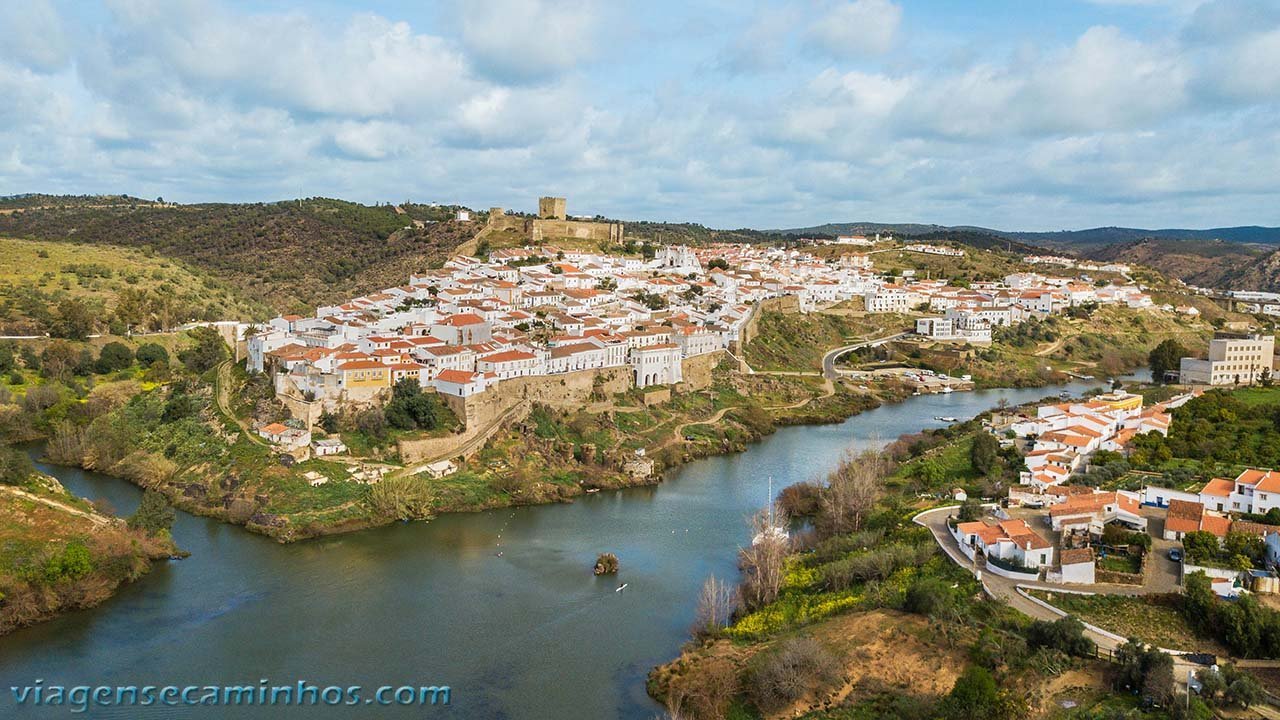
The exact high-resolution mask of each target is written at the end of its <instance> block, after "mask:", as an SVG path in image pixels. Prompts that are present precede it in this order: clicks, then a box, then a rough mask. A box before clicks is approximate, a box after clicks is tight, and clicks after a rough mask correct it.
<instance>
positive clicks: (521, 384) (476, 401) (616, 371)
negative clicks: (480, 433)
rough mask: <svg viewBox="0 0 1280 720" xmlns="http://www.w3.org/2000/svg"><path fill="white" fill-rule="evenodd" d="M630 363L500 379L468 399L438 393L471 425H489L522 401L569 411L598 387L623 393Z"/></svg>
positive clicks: (627, 385) (628, 382) (603, 391)
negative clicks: (562, 372)
mask: <svg viewBox="0 0 1280 720" xmlns="http://www.w3.org/2000/svg"><path fill="white" fill-rule="evenodd" d="M632 377H633V373H632V371H631V366H629V365H624V366H621V367H611V368H604V369H600V370H579V371H578V372H571V373H564V374H561V375H540V376H535V377H523V378H512V379H510V380H503V381H502V382H500V383H498V384H497V385H494V386H492V387H490V388H489V389H488V390H485V391H484V392H482V393H479V394H477V395H472V396H471V397H468V398H460V397H454V396H451V395H441V396H440V397H441V398H442V399H443V400H444V401H445V403H446V404H447V405H448V406H449V409H451V410H453V412H454V414H455V415H457V416H458V419H459V420H462V421H463V422H464V423H466V427H468V428H472V427H477V426H483V425H486V424H488V423H489V422H490V421H491V420H493V419H494V418H496V417H498V416H499V415H501V414H502V413H504V412H506V411H507V409H508V408H511V407H513V406H515V405H516V404H517V403H519V402H521V401H522V400H528V401H529V402H532V403H540V404H542V405H549V406H551V407H554V408H560V409H566V410H572V409H577V408H580V407H582V406H584V405H586V404H587V403H588V402H590V401H591V396H592V394H593V393H595V392H596V391H597V390H598V391H599V393H600V394H602V395H603V396H605V397H609V396H611V395H613V394H615V393H620V392H626V391H628V390H630V389H631V387H632Z"/></svg>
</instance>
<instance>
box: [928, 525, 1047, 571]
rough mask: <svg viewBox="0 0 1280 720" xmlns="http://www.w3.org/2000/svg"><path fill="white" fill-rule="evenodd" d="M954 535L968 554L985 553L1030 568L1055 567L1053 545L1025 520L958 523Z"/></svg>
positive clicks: (952, 532) (952, 531)
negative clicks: (1033, 529)
mask: <svg viewBox="0 0 1280 720" xmlns="http://www.w3.org/2000/svg"><path fill="white" fill-rule="evenodd" d="M951 534H952V535H953V536H954V537H955V538H956V542H957V543H959V544H960V548H961V550H964V552H965V554H966V555H968V556H970V557H973V554H974V551H977V550H981V551H982V553H983V554H984V555H986V556H987V557H994V558H999V559H1001V560H1007V561H1010V562H1013V563H1016V564H1018V565H1022V566H1023V567H1027V568H1039V567H1046V566H1050V565H1053V550H1054V548H1053V545H1052V544H1051V543H1050V542H1049V541H1048V540H1045V539H1044V538H1042V537H1040V536H1039V535H1037V534H1036V533H1035V532H1033V531H1032V530H1031V528H1030V527H1029V526H1028V525H1027V523H1026V521H1024V520H1005V521H1002V522H998V523H994V524H992V523H988V522H985V521H981V520H978V521H974V522H962V523H956V525H955V527H954V528H952V530H951Z"/></svg>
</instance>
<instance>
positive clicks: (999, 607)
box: [649, 390, 1280, 720]
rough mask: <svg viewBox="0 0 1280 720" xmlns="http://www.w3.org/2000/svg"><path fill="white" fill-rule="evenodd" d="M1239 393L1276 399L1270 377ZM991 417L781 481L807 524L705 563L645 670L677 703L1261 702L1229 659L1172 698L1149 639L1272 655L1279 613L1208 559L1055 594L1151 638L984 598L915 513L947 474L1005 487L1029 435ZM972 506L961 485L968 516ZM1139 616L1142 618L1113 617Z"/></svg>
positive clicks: (1083, 714)
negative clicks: (1119, 585) (1091, 590)
mask: <svg viewBox="0 0 1280 720" xmlns="http://www.w3.org/2000/svg"><path fill="white" fill-rule="evenodd" d="M1239 392H1240V393H1245V395H1244V397H1247V398H1249V401H1251V402H1252V403H1253V406H1254V407H1264V406H1265V403H1262V402H1260V401H1259V400H1258V395H1259V393H1258V391H1244V390H1242V391H1239ZM1213 394H1217V393H1210V394H1208V395H1213ZM1222 394H1223V395H1225V393H1222ZM1222 401H1223V398H1211V399H1210V400H1208V401H1205V402H1202V403H1200V404H1201V405H1203V406H1206V407H1220V405H1221V403H1222ZM1193 402H1197V401H1193ZM1246 402H1248V401H1246ZM1206 407H1201V408H1197V407H1190V404H1188V406H1184V408H1180V409H1179V410H1178V411H1175V423H1174V428H1177V426H1178V420H1177V419H1176V418H1177V417H1178V415H1177V413H1182V415H1183V416H1184V417H1183V420H1185V419H1186V417H1185V416H1198V415H1200V414H1202V413H1204V412H1207V409H1206ZM1000 411H1003V409H1001V410H1000ZM1257 412H1258V413H1259V415H1261V416H1264V417H1267V418H1270V417H1271V416H1270V415H1269V414H1268V411H1267V410H1259V411H1257ZM1217 416H1218V417H1225V416H1224V415H1222V414H1217ZM982 420H983V418H981V417H980V418H978V419H976V420H975V421H972V422H968V423H959V424H956V425H953V426H951V427H948V428H943V429H940V430H936V431H929V432H924V433H918V434H912V435H906V436H903V437H901V438H899V439H898V440H897V441H895V442H894V443H891V444H890V445H889V446H888V447H887V448H886V449H885V450H884V451H883V452H879V453H863V454H860V455H857V456H851V457H848V458H846V459H845V460H844V461H843V462H841V463H840V464H839V466H838V467H837V468H836V469H835V470H834V471H832V472H831V473H830V474H829V475H828V476H826V477H824V478H821V479H820V480H817V481H814V482H809V483H801V484H798V485H794V486H791V487H788V488H785V489H784V490H783V491H782V492H781V493H780V494H779V497H778V499H777V503H776V507H777V511H775V513H774V515H773V518H774V519H773V521H772V523H773V524H778V523H785V522H786V521H785V520H779V519H778V517H779V516H780V515H781V516H789V517H791V518H792V519H802V520H804V524H803V525H799V526H798V527H804V528H807V529H804V530H801V531H799V532H798V533H795V534H793V536H792V537H790V538H786V537H784V536H780V535H777V534H773V533H770V532H767V528H768V527H769V525H770V523H769V522H766V521H764V520H763V519H762V518H757V519H756V521H755V525H754V526H753V529H752V535H753V537H754V538H755V540H754V541H753V542H752V544H751V546H750V547H747V548H744V549H743V550H742V551H741V556H740V558H739V567H740V569H741V578H740V580H739V582H732V581H726V580H724V579H720V578H715V577H712V578H709V579H708V580H707V582H706V584H705V585H704V588H703V590H702V592H701V593H700V594H699V596H698V602H697V614H696V621H695V623H694V627H693V628H692V633H693V639H692V640H691V641H690V643H689V644H688V645H686V647H685V648H684V651H683V652H682V653H681V655H680V657H679V658H677V659H676V660H674V661H672V662H670V663H667V664H665V665H662V666H659V667H657V668H654V670H653V671H652V672H651V673H650V678H649V689H650V693H651V694H652V695H653V696H654V697H655V698H657V699H659V700H660V701H662V702H663V703H664V704H665V705H666V706H667V707H668V708H669V713H670V716H671V717H673V718H752V717H763V718H775V717H804V718H810V719H814V720H816V719H823V720H827V719H836V718H839V719H841V720H843V719H846V718H858V719H861V718H880V717H894V718H944V719H945V718H973V717H992V718H1005V717H1007V718H1015V717H1017V718H1022V717H1041V716H1045V717H1055V718H1057V717H1070V718H1110V717H1137V718H1166V717H1167V718H1183V717H1197V718H1208V717H1210V716H1211V713H1212V712H1214V710H1212V709H1211V708H1214V707H1217V708H1223V709H1228V708H1231V707H1240V706H1241V705H1242V703H1248V702H1257V701H1258V699H1259V698H1260V692H1261V691H1260V688H1259V685H1258V681H1257V679H1255V678H1254V677H1252V676H1250V675H1248V674H1246V673H1244V672H1243V671H1239V670H1237V669H1235V668H1234V667H1232V668H1230V669H1229V670H1225V671H1224V672H1225V673H1226V674H1227V675H1229V676H1230V677H1231V678H1232V680H1231V682H1229V683H1227V684H1226V685H1225V686H1222V687H1220V685H1221V683H1219V682H1218V680H1219V678H1213V679H1211V680H1210V684H1211V685H1212V687H1211V688H1210V689H1209V690H1208V691H1206V692H1205V693H1204V694H1202V695H1201V696H1200V697H1194V698H1191V699H1190V700H1189V701H1188V700H1187V699H1186V698H1185V697H1181V698H1175V690H1174V686H1173V678H1172V672H1171V671H1172V661H1171V659H1170V658H1169V656H1167V655H1164V654H1163V653H1159V652H1157V651H1155V650H1153V649H1152V648H1151V647H1150V646H1147V645H1146V644H1145V642H1150V643H1153V644H1154V643H1159V642H1170V641H1171V640H1182V641H1184V645H1185V646H1187V647H1189V648H1190V649H1208V650H1210V651H1215V652H1220V651H1221V650H1220V648H1222V647H1224V646H1225V647H1226V648H1227V649H1229V650H1230V651H1231V652H1233V653H1235V654H1236V655H1238V656H1243V657H1271V656H1274V653H1275V652H1276V650H1275V649H1274V648H1273V644H1274V641H1275V639H1274V638H1273V637H1272V635H1275V636H1276V637H1280V634H1277V633H1276V632H1275V628H1280V620H1278V618H1280V613H1276V612H1275V611H1274V610H1270V609H1268V608H1265V607H1263V606H1261V605H1260V604H1259V603H1257V602H1256V601H1252V600H1251V601H1246V602H1244V603H1226V602H1224V601H1221V600H1218V599H1217V598H1215V597H1213V594H1212V592H1211V591H1210V590H1209V589H1208V582H1207V580H1205V579H1204V578H1203V576H1202V575H1193V576H1191V577H1190V578H1189V579H1188V587H1187V592H1186V594H1185V595H1172V596H1159V597H1149V596H1143V597H1132V598H1130V597H1123V598H1112V597H1108V598H1086V599H1082V598H1077V597H1071V598H1067V599H1062V598H1060V597H1058V596H1056V595H1055V597H1054V598H1053V599H1054V601H1061V602H1067V603H1068V604H1067V605H1064V607H1066V608H1067V609H1068V610H1069V611H1071V612H1078V613H1080V614H1081V615H1082V616H1084V617H1085V618H1086V619H1088V620H1089V621H1090V622H1096V623H1098V624H1102V625H1103V626H1109V624H1110V626H1111V627H1112V629H1114V630H1115V631H1117V632H1123V633H1127V634H1131V635H1132V636H1136V637H1138V638H1142V639H1140V640H1139V639H1135V640H1131V641H1130V642H1129V644H1127V645H1125V646H1124V647H1122V648H1121V649H1120V651H1118V652H1117V653H1116V656H1115V658H1114V662H1103V661H1101V660H1098V659H1096V658H1095V652H1094V648H1093V644H1092V642H1091V641H1090V640H1088V639H1087V638H1086V637H1084V635H1083V633H1082V630H1083V626H1082V625H1081V624H1080V622H1079V621H1078V620H1076V619H1075V618H1074V617H1068V618H1065V619H1062V620H1059V621H1056V622H1052V623H1050V622H1044V621H1031V620H1030V619H1029V618H1027V617H1025V616H1023V615H1021V614H1020V613H1018V612H1016V611H1014V610H1012V609H1010V608H1008V607H1007V606H1005V605H1003V604H1001V603H998V602H994V601H991V600H988V599H986V597H985V595H984V594H983V593H982V592H981V590H980V588H979V586H978V584H977V582H976V581H975V580H974V578H973V577H972V576H971V575H970V574H969V573H968V572H967V571H965V570H964V569H962V568H960V567H958V566H957V565H956V564H955V563H953V562H952V561H951V560H950V559H949V558H947V557H946V556H945V555H943V554H942V553H941V551H940V550H939V549H938V547H937V544H936V542H935V541H934V539H933V537H932V535H931V534H930V533H929V531H928V530H927V529H925V528H923V527H921V526H919V525H916V524H915V523H913V522H911V518H912V517H914V516H915V514H916V513H918V512H920V511H921V510H923V509H927V508H928V507H930V506H931V505H932V504H933V503H936V502H938V500H935V499H933V498H945V497H946V496H947V493H948V492H949V489H950V488H951V487H962V488H965V489H966V490H967V491H968V493H969V495H970V496H971V497H977V496H979V495H980V494H981V495H988V496H990V495H998V494H1000V491H1002V489H1003V488H1004V487H1007V483H1009V482H1010V481H1014V480H1015V479H1016V474H1017V471H1018V470H1019V469H1021V467H1022V462H1021V457H1020V456H1019V455H1018V454H1017V452H1016V451H1014V450H1000V449H999V447H998V445H996V444H995V443H991V442H990V440H991V439H993V438H992V437H991V436H990V434H989V433H987V432H986V431H985V430H983V429H982V428H981V421H982ZM1264 431H1265V429H1262V428H1254V430H1253V432H1255V433H1256V432H1264ZM1170 437H1171V438H1174V437H1175V434H1174V433H1172V432H1171V434H1170ZM1175 442H1176V439H1175ZM1244 447H1245V448H1246V451H1245V452H1247V448H1249V447H1252V445H1251V444H1248V443H1246V444H1245V445H1244ZM942 502H945V500H943V501H942ZM971 510H972V511H973V512H970V511H971ZM976 510H977V507H976V504H975V503H973V502H966V503H965V504H964V505H962V507H961V516H962V517H972V516H976ZM1248 551H1249V550H1248V549H1247V548H1246V549H1244V550H1241V552H1248ZM1094 605H1098V607H1094ZM1131 605H1132V606H1136V607H1130V606H1131ZM1104 606H1105V607H1104ZM1161 613H1164V614H1166V615H1167V617H1165V615H1161ZM1131 616H1132V617H1134V618H1143V619H1142V620H1139V621H1135V623H1136V624H1135V623H1130V624H1128V625H1125V624H1123V623H1121V624H1118V625H1117V624H1116V622H1118V620H1117V619H1118V618H1127V617H1131ZM1159 618H1164V619H1163V620H1161V619H1159ZM1148 621H1150V623H1149V622H1148ZM1149 624H1154V625H1157V626H1158V628H1157V627H1149V626H1148V625H1149ZM1179 629H1180V630H1179ZM1172 631H1178V632H1180V633H1181V634H1180V635H1177V634H1176V633H1175V635H1174V636H1171V635H1170V634H1169V633H1170V632H1172ZM1144 641H1145V642H1144ZM1173 645H1174V646H1175V647H1179V646H1180V645H1179V644H1177V643H1173ZM1236 682H1238V683H1240V686H1239V688H1238V692H1231V691H1230V690H1229V687H1230V685H1231V683H1236ZM1067 697H1069V698H1070V699H1072V700H1073V701H1075V702H1077V703H1078V707H1076V708H1075V709H1073V710H1071V711H1069V712H1064V711H1063V710H1062V709H1061V707H1059V706H1058V704H1057V700H1059V699H1062V698H1067ZM1144 703H1146V704H1148V705H1149V704H1154V705H1156V706H1163V707H1165V708H1167V709H1166V710H1159V709H1151V708H1150V707H1146V709H1144Z"/></svg>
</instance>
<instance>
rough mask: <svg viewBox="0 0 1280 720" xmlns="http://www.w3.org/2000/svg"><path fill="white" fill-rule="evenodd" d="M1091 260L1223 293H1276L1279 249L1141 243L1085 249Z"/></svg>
mask: <svg viewBox="0 0 1280 720" xmlns="http://www.w3.org/2000/svg"><path fill="white" fill-rule="evenodd" d="M1084 254H1085V255H1086V256H1087V257H1089V258H1092V259H1095V260H1113V261H1118V262H1126V263H1132V264H1136V265H1146V266H1148V267H1152V268H1155V269H1156V270H1159V271H1160V272H1162V273H1164V274H1165V275H1167V276H1169V277H1175V278H1178V279H1179V280H1182V281H1183V282H1186V283H1190V284H1192V285H1199V286H1202V287H1214V288H1221V289H1224V290H1262V291H1266V292H1280V249H1276V250H1271V249H1269V248H1268V247H1266V246H1260V245H1252V244H1250V245H1246V244H1242V243H1234V242H1227V241H1223V240H1161V239H1145V240H1135V241H1132V242H1123V243H1115V244H1113V245H1103V246H1099V247H1095V248H1092V249H1087V252H1085V253H1084Z"/></svg>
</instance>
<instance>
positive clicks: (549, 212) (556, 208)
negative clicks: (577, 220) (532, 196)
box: [538, 197, 568, 220]
mask: <svg viewBox="0 0 1280 720" xmlns="http://www.w3.org/2000/svg"><path fill="white" fill-rule="evenodd" d="M538 217H539V218H541V219H543V220H565V219H567V218H568V216H567V215H565V200H564V198H558V197H543V198H538Z"/></svg>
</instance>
